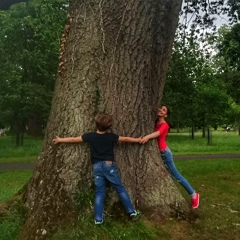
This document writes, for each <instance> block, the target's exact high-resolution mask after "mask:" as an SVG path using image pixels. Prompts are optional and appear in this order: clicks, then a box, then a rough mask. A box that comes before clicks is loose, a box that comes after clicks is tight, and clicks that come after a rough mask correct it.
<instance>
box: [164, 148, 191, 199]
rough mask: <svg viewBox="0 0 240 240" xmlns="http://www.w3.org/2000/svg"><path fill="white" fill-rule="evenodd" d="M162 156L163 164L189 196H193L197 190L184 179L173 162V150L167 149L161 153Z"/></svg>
mask: <svg viewBox="0 0 240 240" xmlns="http://www.w3.org/2000/svg"><path fill="white" fill-rule="evenodd" d="M161 156H162V159H163V162H164V164H165V166H166V168H167V170H168V171H169V173H170V174H171V176H172V177H173V178H174V179H176V180H177V181H178V182H179V183H180V184H181V185H182V186H183V187H184V188H185V189H186V190H187V192H188V193H189V195H192V194H194V193H195V190H194V189H193V188H192V186H191V185H190V183H189V182H188V181H187V179H186V178H184V177H183V176H182V175H181V174H180V173H179V172H178V170H177V168H176V166H175V164H174V162H173V155H172V152H171V150H170V149H169V148H168V147H167V148H166V149H165V150H164V151H161Z"/></svg>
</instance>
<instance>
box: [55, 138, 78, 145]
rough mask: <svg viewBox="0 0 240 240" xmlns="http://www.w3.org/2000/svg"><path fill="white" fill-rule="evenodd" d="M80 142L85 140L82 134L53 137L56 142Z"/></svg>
mask: <svg viewBox="0 0 240 240" xmlns="http://www.w3.org/2000/svg"><path fill="white" fill-rule="evenodd" d="M79 142H83V140H82V136H80V137H68V138H60V137H56V138H55V139H53V143H54V144H57V143H79Z"/></svg>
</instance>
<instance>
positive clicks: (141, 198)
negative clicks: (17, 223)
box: [20, 0, 189, 240]
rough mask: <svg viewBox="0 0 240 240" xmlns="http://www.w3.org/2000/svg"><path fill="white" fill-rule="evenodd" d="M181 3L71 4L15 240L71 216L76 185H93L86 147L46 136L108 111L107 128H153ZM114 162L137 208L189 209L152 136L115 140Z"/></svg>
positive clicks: (72, 131)
mask: <svg viewBox="0 0 240 240" xmlns="http://www.w3.org/2000/svg"><path fill="white" fill-rule="evenodd" d="M180 9H181V1H178V0H175V1H168V0H165V1H158V0H146V1H139V0H138V1H137V0H134V1H124V0H118V1H116V0H108V1H104V0H101V1H84V0H83V1H72V2H71V11H70V12H69V14H68V20H69V23H68V25H67V26H66V27H65V33H64V36H63V38H62V45H61V53H60V64H59V75H58V78H57V83H56V87H55V94H54V99H53V104H52V110H51V114H50V118H49V121H48V125H47V129H46V133H45V140H44V144H43V147H42V151H41V154H40V156H39V161H38V165H37V168H36V170H35V172H34V175H33V177H32V179H31V181H30V183H29V185H28V188H27V191H26V192H25V194H24V199H25V205H26V208H27V209H28V215H27V219H26V223H25V225H24V227H23V230H22V233H21V236H20V239H24V240H27V239H45V238H46V237H47V236H48V235H49V232H51V231H53V230H55V229H56V228H57V227H59V226H61V225H63V224H69V223H70V222H72V221H73V220H74V219H75V218H76V211H75V209H76V200H75V198H74V195H75V193H76V191H77V188H78V187H77V186H78V184H82V183H84V185H85V186H90V185H91V184H92V174H91V165H90V160H89V151H88V147H87V146H86V145H85V144H61V145H57V146H55V145H53V144H52V139H53V138H54V137H55V136H56V135H58V136H61V137H67V136H78V135H81V134H83V133H84V132H87V131H93V130H95V127H94V126H95V123H94V117H95V114H96V113H97V112H107V113H110V114H112V115H113V116H114V119H115V122H114V126H113V131H114V132H116V133H118V134H119V135H130V136H134V137H138V136H142V135H145V134H147V133H150V132H152V131H153V130H154V120H155V118H156V110H157V107H158V104H159V103H160V100H161V96H162V91H163V87H164V82H165V77H166V71H167V67H168V62H169V59H170V55H171V49H172V43H173V39H174V33H175V30H176V27H177V22H178V13H179V11H180ZM116 161H117V164H118V166H119V169H120V172H121V177H122V179H123V182H124V184H125V186H126V188H127V189H128V191H129V193H130V195H131V198H132V199H133V201H134V202H135V203H136V205H137V207H139V208H140V209H142V210H143V211H144V210H145V212H146V213H147V211H148V210H156V211H158V212H161V213H163V214H166V215H171V214H174V215H176V214H181V213H182V214H183V213H187V212H188V211H189V208H188V206H187V204H186V202H185V200H184V199H183V197H182V196H181V194H180V193H179V191H178V190H177V188H176V186H175V184H174V183H173V181H172V180H171V178H170V177H169V174H168V173H167V171H166V169H165V167H164V166H163V164H162V161H161V159H160V154H159V150H158V148H157V143H156V140H152V141H150V142H149V143H147V144H146V145H144V146H140V145H138V144H120V145H119V146H117V147H116Z"/></svg>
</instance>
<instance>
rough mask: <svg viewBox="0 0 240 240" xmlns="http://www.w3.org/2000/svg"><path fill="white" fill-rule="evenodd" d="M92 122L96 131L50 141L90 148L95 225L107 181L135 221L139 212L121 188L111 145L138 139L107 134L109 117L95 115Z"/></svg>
mask: <svg viewBox="0 0 240 240" xmlns="http://www.w3.org/2000/svg"><path fill="white" fill-rule="evenodd" d="M95 120H96V127H97V131H96V132H89V133H85V134H83V135H82V136H79V137H68V138H60V137H56V138H55V139H53V142H54V144H57V143H80V142H86V143H88V144H89V146H90V156H91V162H92V164H93V173H94V183H95V187H96V193H95V201H94V218H95V224H102V223H103V208H104V199H105V192H106V182H107V181H109V182H110V183H111V184H112V185H113V187H114V189H115V190H116V192H117V194H118V197H119V199H120V200H121V202H122V203H123V206H124V208H125V211H126V212H127V213H128V214H129V216H130V218H131V219H132V221H136V220H138V219H139V217H140V216H141V212H140V211H138V210H135V208H134V206H133V204H132V201H131V199H130V197H129V194H128V192H127V190H126V189H125V187H124V185H123V183H122V180H121V178H120V176H119V173H118V168H117V166H116V163H115V158H114V145H115V144H116V143H117V142H133V143H141V138H133V137H122V136H118V135H117V134H115V133H109V132H107V130H109V129H110V128H111V126H112V123H113V118H112V116H111V115H109V114H98V115H97V116H96V118H95Z"/></svg>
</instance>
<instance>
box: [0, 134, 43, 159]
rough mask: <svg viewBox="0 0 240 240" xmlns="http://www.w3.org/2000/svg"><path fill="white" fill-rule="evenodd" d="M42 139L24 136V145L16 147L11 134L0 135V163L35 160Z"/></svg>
mask: <svg viewBox="0 0 240 240" xmlns="http://www.w3.org/2000/svg"><path fill="white" fill-rule="evenodd" d="M42 141H43V140H42V138H33V137H28V136H25V137H24V145H23V146H20V147H16V146H15V139H14V137H13V136H2V137H0V163H21V162H23V163H27V162H36V160H37V157H38V154H39V153H40V149H41V145H42Z"/></svg>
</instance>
